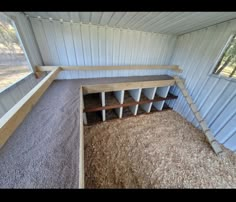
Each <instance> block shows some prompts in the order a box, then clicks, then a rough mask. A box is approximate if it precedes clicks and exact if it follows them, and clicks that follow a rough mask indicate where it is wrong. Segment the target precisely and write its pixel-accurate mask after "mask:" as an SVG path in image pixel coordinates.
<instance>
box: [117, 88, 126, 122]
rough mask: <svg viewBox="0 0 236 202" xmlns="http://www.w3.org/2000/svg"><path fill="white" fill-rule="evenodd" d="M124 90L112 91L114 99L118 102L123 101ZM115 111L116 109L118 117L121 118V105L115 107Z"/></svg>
mask: <svg viewBox="0 0 236 202" xmlns="http://www.w3.org/2000/svg"><path fill="white" fill-rule="evenodd" d="M124 92H125V91H124V90H122V91H115V92H114V96H115V97H116V99H117V100H118V102H119V103H120V104H123V103H124ZM115 111H116V113H117V115H118V117H119V118H122V113H123V107H120V108H116V109H115Z"/></svg>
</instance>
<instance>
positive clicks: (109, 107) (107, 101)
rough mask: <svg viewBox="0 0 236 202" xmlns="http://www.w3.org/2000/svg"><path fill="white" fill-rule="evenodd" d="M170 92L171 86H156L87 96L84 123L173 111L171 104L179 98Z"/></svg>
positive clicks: (85, 98) (85, 96)
mask: <svg viewBox="0 0 236 202" xmlns="http://www.w3.org/2000/svg"><path fill="white" fill-rule="evenodd" d="M169 90H170V86H161V87H155V86H154V87H149V88H134V89H123V90H114V91H112V90H109V91H104V92H97V93H88V94H85V95H84V116H85V117H84V118H85V119H86V121H84V123H85V124H94V123H98V122H102V121H107V120H112V119H118V118H120V119H121V118H126V117H130V116H135V115H140V114H147V113H150V112H152V113H153V112H159V111H163V110H168V109H171V107H170V105H169V104H171V103H172V104H171V106H173V101H174V100H175V99H177V96H175V95H173V94H171V93H169ZM96 91H99V90H96ZM171 101H172V102H171ZM93 115H94V116H95V117H92V116H93Z"/></svg>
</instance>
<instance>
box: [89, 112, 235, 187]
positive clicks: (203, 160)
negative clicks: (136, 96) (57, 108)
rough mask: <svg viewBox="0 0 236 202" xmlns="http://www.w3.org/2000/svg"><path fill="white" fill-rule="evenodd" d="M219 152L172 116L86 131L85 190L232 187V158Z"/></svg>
mask: <svg viewBox="0 0 236 202" xmlns="http://www.w3.org/2000/svg"><path fill="white" fill-rule="evenodd" d="M223 149H224V156H223V157H218V156H216V155H215V154H214V152H213V151H212V150H211V147H210V146H209V144H208V143H207V141H206V139H205V136H204V134H203V133H202V132H201V131H200V130H198V129H197V128H195V127H194V126H193V125H191V124H190V123H188V122H187V121H186V120H185V119H183V118H182V117H181V116H180V115H179V114H177V113H176V112H174V111H165V112H161V113H154V114H150V115H141V116H138V117H133V118H127V119H124V120H122V119H121V120H114V121H110V122H104V123H101V124H97V125H92V126H86V127H85V183H86V187H87V188H228V187H233V188H236V155H235V154H234V153H232V152H231V151H229V150H227V149H226V148H223Z"/></svg>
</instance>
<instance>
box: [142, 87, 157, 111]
mask: <svg viewBox="0 0 236 202" xmlns="http://www.w3.org/2000/svg"><path fill="white" fill-rule="evenodd" d="M156 89H157V88H156V87H155V88H144V89H142V92H143V94H144V95H145V96H146V97H147V98H148V99H149V100H153V99H154V96H155V92H156ZM140 106H141V107H142V109H143V110H144V111H145V112H147V113H149V112H150V111H151V107H152V102H150V103H147V104H142V105H140Z"/></svg>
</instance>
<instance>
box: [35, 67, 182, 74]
mask: <svg viewBox="0 0 236 202" xmlns="http://www.w3.org/2000/svg"><path fill="white" fill-rule="evenodd" d="M60 67H61V68H62V70H63V71H71V70H83V71H90V70H137V69H167V70H172V71H175V72H179V73H180V72H182V70H181V69H180V68H179V66H178V65H130V66H60ZM55 68H57V66H36V71H39V72H40V71H53V70H54V69H55Z"/></svg>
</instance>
